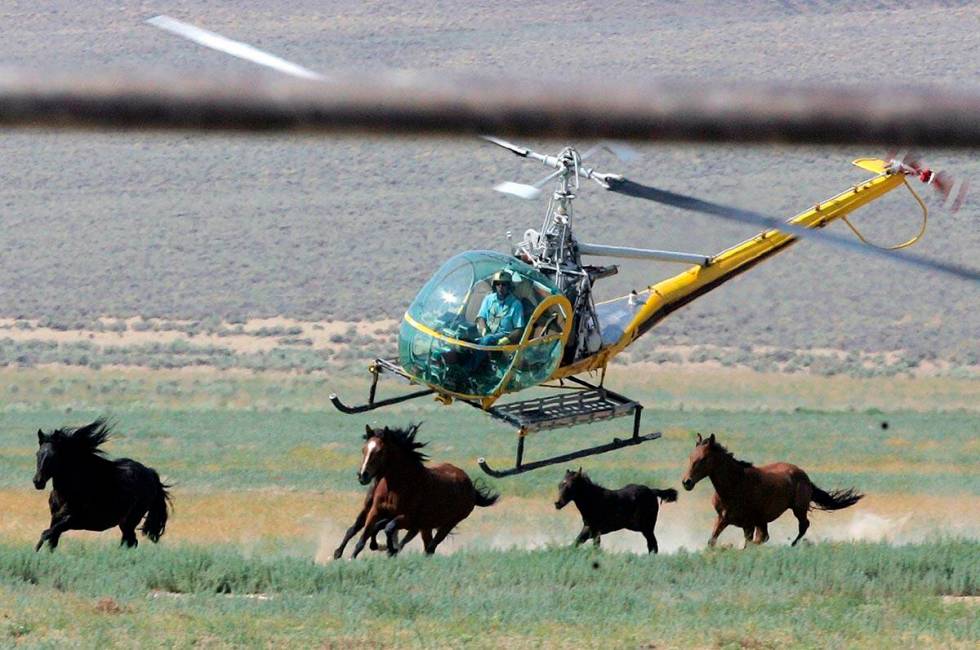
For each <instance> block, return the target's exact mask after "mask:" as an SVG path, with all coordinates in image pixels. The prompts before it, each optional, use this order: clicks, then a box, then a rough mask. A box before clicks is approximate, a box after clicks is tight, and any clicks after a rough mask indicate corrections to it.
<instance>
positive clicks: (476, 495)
mask: <svg viewBox="0 0 980 650" xmlns="http://www.w3.org/2000/svg"><path fill="white" fill-rule="evenodd" d="M499 498H500V493H499V492H494V491H493V490H491V489H490V488H489V487H487V485H486V484H485V483H484V482H483V481H480V480H477V481H476V482H475V483H474V484H473V502H474V503H475V504H476V505H478V506H480V507H481V508H489V507H490V506H492V505H493V504H495V503H497V499H499Z"/></svg>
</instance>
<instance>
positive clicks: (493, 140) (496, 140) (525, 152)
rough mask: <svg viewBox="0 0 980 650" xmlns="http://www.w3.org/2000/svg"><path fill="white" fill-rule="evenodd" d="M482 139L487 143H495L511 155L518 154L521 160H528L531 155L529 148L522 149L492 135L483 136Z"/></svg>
mask: <svg viewBox="0 0 980 650" xmlns="http://www.w3.org/2000/svg"><path fill="white" fill-rule="evenodd" d="M480 138H482V139H484V140H486V141H487V142H490V143H493V144H495V145H497V146H498V147H503V148H504V149H506V150H507V151H510V152H511V153H516V154H517V155H518V156H520V157H521V158H527V157H528V155H529V154H530V153H531V150H530V149H528V148H527V147H522V146H520V145H516V144H514V143H512V142H507V141H506V140H501V139H500V138H495V137H493V136H492V135H481V136H480Z"/></svg>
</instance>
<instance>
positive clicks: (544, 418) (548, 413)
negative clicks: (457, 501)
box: [330, 359, 661, 478]
mask: <svg viewBox="0 0 980 650" xmlns="http://www.w3.org/2000/svg"><path fill="white" fill-rule="evenodd" d="M370 370H371V374H372V375H373V377H372V381H371V388H370V390H369V391H368V401H367V403H366V404H360V405H357V406H349V405H347V404H344V403H343V402H342V401H341V400H340V397H338V396H337V395H336V394H335V393H334V394H331V395H330V401H331V402H332V403H333V405H334V406H335V407H337V409H338V410H339V411H342V412H343V413H348V414H355V413H366V412H367V411H373V410H374V409H378V408H382V407H385V406H391V405H392V404H399V403H401V402H407V401H409V400H413V399H418V398H419V397H425V396H426V395H432V394H433V393H435V392H436V391H435V390H434V389H431V388H427V389H424V390H419V391H415V392H412V393H407V394H405V395H398V396H396V397H390V398H388V399H383V400H378V399H376V393H377V388H378V380H379V379H380V377H381V375H382V373H390V374H394V375H396V376H398V377H400V378H401V379H404V380H407V381H409V382H410V383H414V382H413V381H412V378H411V377H410V376H409V375H408V373H406V372H405V370H404V369H403V368H402V367H401V366H400V365H398V363H397V362H396V361H393V360H388V359H376V360H375V362H374V363H373V364H371V368H370ZM564 381H565V382H568V383H562V385H561V386H558V387H557V388H560V389H561V390H562V393H561V394H558V395H551V396H549V397H542V398H537V399H528V400H522V401H519V402H508V403H505V404H498V405H495V406H492V407H490V408H488V409H484V408H483V407H482V405H481V404H480V403H479V402H475V401H470V400H462V399H461V400H459V401H461V402H464V403H466V404H469V405H470V406H472V407H474V408H477V409H480V410H481V411H484V412H486V413H489V414H490V416H491V417H493V418H495V419H497V420H500V421H501V422H504V423H506V424H508V425H510V426H512V427H514V428H516V429H517V456H516V459H515V461H514V466H513V467H509V468H507V469H501V470H498V469H494V468H492V467H490V465H489V463H487V461H486V459H485V458H482V457H481V458H479V459H477V464H478V465H479V466H480V469H482V470H483V471H484V472H486V473H487V474H489V475H490V476H493V477H494V478H504V477H506V476H514V475H516V474H523V473H524V472H530V471H532V470H535V469H539V468H541V467H547V466H548V465H555V464H558V463H566V462H568V461H570V460H575V459H577V458H585V457H587V456H595V455H596V454H604V453H606V452H609V451H615V450H617V449H622V448H623V447H632V446H635V445H638V444H640V443H643V442H647V441H648V440H656V439H657V438H659V437H660V436H661V434H660V433H659V432H657V433H647V434H643V435H641V434H640V417H641V416H642V414H643V405H642V404H640V403H639V402H636V401H633V400H631V399H630V398H628V397H625V396H623V395H620V394H619V393H615V392H613V391H611V390H609V389H607V388H605V387H603V386H601V385H600V386H596V385H594V384H590V383H589V382H587V381H584V380H582V379H579V378H577V377H568V378H566V379H565V380H564ZM627 415H632V416H633V435H631V436H630V437H629V438H613V439H612V442H608V443H606V444H604V445H598V446H596V447H589V448H587V449H579V450H578V451H573V452H570V453H567V454H561V455H559V456H552V457H551V458H545V459H542V460H535V461H532V462H527V463H526V462H524V446H525V438H526V437H527V435H528V434H530V433H534V432H536V431H545V430H548V429H564V428H568V427H571V426H574V425H577V424H591V423H594V422H601V421H603V420H611V419H613V418H619V417H625V416H627Z"/></svg>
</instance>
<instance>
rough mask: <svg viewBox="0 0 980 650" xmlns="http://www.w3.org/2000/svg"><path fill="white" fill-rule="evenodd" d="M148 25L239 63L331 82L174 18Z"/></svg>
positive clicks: (154, 20) (156, 18) (161, 18)
mask: <svg viewBox="0 0 980 650" xmlns="http://www.w3.org/2000/svg"><path fill="white" fill-rule="evenodd" d="M146 22H147V23H148V24H150V25H153V26H154V27H158V28H159V29H162V30H164V31H167V32H170V33H171V34H176V35H177V36H180V37H182V38H186V39H188V40H191V41H194V42H195V43H198V44H199V45H203V46H204V47H209V48H211V49H212V50H217V51H219V52H224V53H225V54H230V55H231V56H234V57H238V58H239V59H245V60H246V61H251V62H252V63H257V64H258V65H263V66H265V67H267V68H272V69H273V70H278V71H279V72H284V73H285V74H288V75H292V76H294V77H299V78H300V79H314V80H316V81H326V80H327V77H325V76H324V75H322V74H320V73H319V72H313V71H312V70H309V69H307V68H304V67H303V66H301V65H298V64H296V63H293V62H292V61H287V60H286V59H282V58H280V57H278V56H276V55H274V54H269V53H268V52H263V51H262V50H260V49H258V48H257V47H253V46H251V45H249V44H248V43H242V42H241V41H233V40H231V39H230V38H226V37H224V36H222V35H221V34H216V33H215V32H209V31H208V30H206V29H201V28H200V27H195V26H194V25H191V24H189V23H185V22H183V21H180V20H177V19H176V18H171V17H170V16H154V17H153V18H149V19H147V21H146Z"/></svg>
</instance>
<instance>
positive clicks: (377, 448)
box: [357, 425, 388, 485]
mask: <svg viewBox="0 0 980 650" xmlns="http://www.w3.org/2000/svg"><path fill="white" fill-rule="evenodd" d="M387 429H388V428H387V427H385V428H384V429H372V428H371V427H370V426H368V425H364V448H363V449H362V450H361V455H362V459H361V469H360V470H358V472H357V480H358V482H360V484H361V485H367V484H368V483H370V482H371V481H373V480H374V478H375V477H376V476H377V475H378V473H379V472H380V470H381V468H382V467H383V466H384V460H385V456H386V455H387V451H388V450H387V448H386V447H385V437H384V434H385V431H387Z"/></svg>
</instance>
